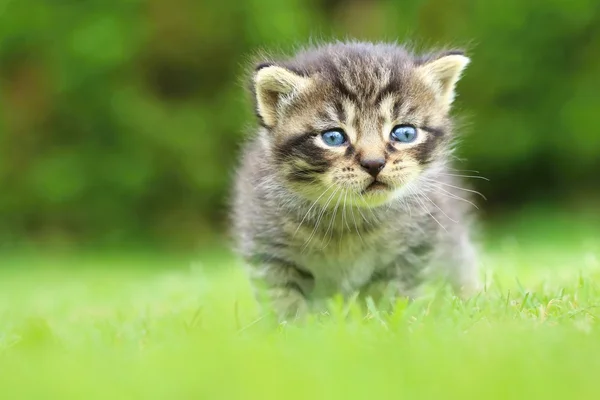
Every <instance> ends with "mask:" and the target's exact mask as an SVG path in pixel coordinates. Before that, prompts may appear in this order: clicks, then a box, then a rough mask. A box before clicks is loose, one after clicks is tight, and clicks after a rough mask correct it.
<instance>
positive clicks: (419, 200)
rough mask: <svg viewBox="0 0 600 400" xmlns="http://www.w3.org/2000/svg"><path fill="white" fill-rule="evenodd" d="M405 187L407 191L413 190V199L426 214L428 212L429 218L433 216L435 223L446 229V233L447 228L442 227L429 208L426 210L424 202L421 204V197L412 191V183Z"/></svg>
mask: <svg viewBox="0 0 600 400" xmlns="http://www.w3.org/2000/svg"><path fill="white" fill-rule="evenodd" d="M407 189H408V190H409V191H411V192H413V193H414V194H415V195H416V197H415V199H416V200H417V201H418V202H419V205H420V206H421V208H422V209H423V211H425V212H426V213H427V214H429V216H430V217H431V218H433V220H434V221H435V222H437V224H438V225H439V226H440V227H441V228H442V229H443V230H444V231H446V233H447V232H448V230H447V229H446V227H444V225H442V223H441V222H440V221H438V220H437V218H436V217H434V216H433V214H432V213H431V212H430V211H429V210H427V207H426V206H425V204H423V202H422V201H421V199H420V198H419V197H418V194H417V193H416V192H414V191H413V188H412V185H407Z"/></svg>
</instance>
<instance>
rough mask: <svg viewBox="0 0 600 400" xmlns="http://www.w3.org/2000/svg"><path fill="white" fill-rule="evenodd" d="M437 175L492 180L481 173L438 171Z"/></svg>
mask: <svg viewBox="0 0 600 400" xmlns="http://www.w3.org/2000/svg"><path fill="white" fill-rule="evenodd" d="M436 175H443V176H456V177H459V178H473V179H483V180H484V181H488V182H489V181H490V180H489V179H488V178H486V177H485V176H479V175H461V174H446V173H444V172H438V173H436Z"/></svg>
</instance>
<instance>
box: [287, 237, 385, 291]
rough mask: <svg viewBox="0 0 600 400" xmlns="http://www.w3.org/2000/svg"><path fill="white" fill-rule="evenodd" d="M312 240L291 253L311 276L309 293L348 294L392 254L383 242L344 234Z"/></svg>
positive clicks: (366, 281)
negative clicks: (308, 245) (311, 282)
mask: <svg viewBox="0 0 600 400" xmlns="http://www.w3.org/2000/svg"><path fill="white" fill-rule="evenodd" d="M320 244H321V245H319V244H315V245H313V246H311V247H309V248H306V249H305V250H304V251H302V252H299V253H296V254H295V257H294V258H295V259H296V260H295V261H296V263H297V265H298V266H301V267H302V268H303V269H306V270H307V271H310V273H311V274H312V275H313V276H314V277H315V286H314V289H313V290H312V292H311V296H312V297H316V298H319V297H328V296H331V295H334V294H336V293H342V294H346V295H347V294H351V293H353V292H354V291H356V290H359V289H360V288H361V287H362V286H364V285H365V284H366V283H368V282H369V281H370V279H371V276H372V275H373V273H374V272H375V271H376V270H378V269H381V268H384V267H386V266H388V265H389V264H390V263H392V262H393V261H394V259H395V257H396V255H395V254H394V252H393V250H392V249H390V248H388V247H387V246H385V244H384V243H382V242H379V243H377V241H374V240H368V238H366V239H364V238H363V239H361V238H359V237H354V236H352V235H348V236H347V237H346V238H338V239H337V240H336V239H333V240H329V241H328V242H327V241H324V242H321V243H320Z"/></svg>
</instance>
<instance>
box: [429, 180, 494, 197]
mask: <svg viewBox="0 0 600 400" xmlns="http://www.w3.org/2000/svg"><path fill="white" fill-rule="evenodd" d="M423 179H424V180H425V181H427V182H431V183H437V184H439V185H444V186H448V187H451V188H454V189H458V190H464V191H465V192H471V193H475V194H477V195H479V196H481V197H482V198H483V199H484V200H487V197H485V196H484V195H483V194H481V193H479V192H478V191H477V190H472V189H465V188H462V187H459V186H454V185H451V184H449V183H445V182H440V181H436V180H434V179H428V178H423Z"/></svg>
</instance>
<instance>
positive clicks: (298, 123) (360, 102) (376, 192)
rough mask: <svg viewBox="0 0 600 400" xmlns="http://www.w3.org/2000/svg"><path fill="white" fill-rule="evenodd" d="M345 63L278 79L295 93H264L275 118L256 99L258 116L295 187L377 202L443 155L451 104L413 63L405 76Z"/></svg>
mask: <svg viewBox="0 0 600 400" xmlns="http://www.w3.org/2000/svg"><path fill="white" fill-rule="evenodd" d="M353 61H354V60H353ZM343 67H344V66H341V68H339V69H337V70H336V73H331V71H325V72H320V73H314V74H312V75H309V76H307V77H300V76H298V75H297V74H294V73H291V72H290V74H291V75H289V76H287V75H286V76H283V77H282V76H277V77H276V78H277V79H279V80H281V79H284V80H286V79H288V80H289V79H291V80H292V82H290V86H291V87H292V91H290V92H289V93H281V92H276V94H273V91H272V90H271V91H267V92H263V94H265V93H267V94H268V93H270V94H271V96H274V97H270V98H269V97H265V98H263V100H264V103H263V105H264V104H265V103H268V102H269V101H273V102H274V104H275V107H276V108H275V109H274V112H273V114H272V115H267V114H265V113H264V112H263V113H260V103H259V115H261V116H262V117H263V120H264V122H265V125H266V126H267V127H268V124H269V123H270V124H271V125H272V126H271V127H268V129H269V140H271V141H272V143H271V148H272V150H273V155H274V157H275V160H276V163H277V165H278V167H279V173H280V174H281V176H282V177H283V179H284V181H285V182H286V183H287V184H288V185H289V187H291V188H292V189H293V190H294V191H296V192H297V193H299V194H301V195H302V196H304V197H306V198H307V199H310V200H312V201H317V202H319V203H321V204H323V205H325V206H327V205H328V204H329V205H331V206H335V205H336V203H337V202H339V201H340V199H341V201H344V203H352V204H356V205H359V206H365V207H375V206H379V205H382V204H385V203H387V202H390V201H393V200H395V199H397V198H399V197H401V196H402V195H403V193H405V192H407V191H410V190H411V185H410V184H411V182H414V181H415V180H416V179H417V178H418V177H419V176H420V175H421V174H422V173H423V172H424V171H425V170H426V169H427V168H428V167H429V166H430V165H431V164H432V163H433V162H435V161H436V160H438V159H440V158H441V157H444V154H445V151H447V147H448V142H449V138H448V136H449V132H448V130H449V120H448V110H449V102H448V98H447V97H445V96H443V95H440V87H438V86H436V85H435V84H432V83H431V81H429V80H428V77H427V75H426V74H424V71H422V70H419V69H418V68H417V67H416V66H415V65H410V64H409V63H407V64H405V65H404V66H403V69H402V71H401V72H402V73H401V74H395V73H394V71H391V70H389V69H387V68H389V66H388V65H380V64H376V65H372V64H368V63H367V64H366V65H364V63H360V62H358V63H357V62H354V63H352V64H348V65H346V66H345V67H346V69H343ZM272 68H278V69H279V67H267V69H272ZM286 71H287V70H286ZM286 71H284V72H283V73H284V74H286ZM275 72H276V73H277V72H280V71H277V70H276V71H275ZM287 72H289V71H287ZM259 73H260V71H259ZM295 79H298V80H296V81H295ZM271 83H272V82H269V84H271ZM267 87H268V89H273V88H276V89H277V85H270V86H269V85H267ZM257 95H260V92H258V94H257ZM450 101H451V100H450ZM265 115H266V116H267V118H264V117H265ZM270 117H271V118H270Z"/></svg>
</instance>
